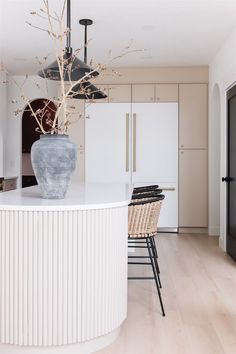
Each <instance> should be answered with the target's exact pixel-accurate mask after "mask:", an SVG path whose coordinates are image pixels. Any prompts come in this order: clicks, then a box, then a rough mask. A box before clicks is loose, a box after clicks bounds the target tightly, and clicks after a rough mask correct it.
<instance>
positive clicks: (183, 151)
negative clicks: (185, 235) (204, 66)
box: [179, 84, 208, 228]
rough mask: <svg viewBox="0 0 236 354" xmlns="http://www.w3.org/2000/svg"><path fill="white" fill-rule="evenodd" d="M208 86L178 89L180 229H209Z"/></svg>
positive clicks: (181, 86) (181, 87)
mask: <svg viewBox="0 0 236 354" xmlns="http://www.w3.org/2000/svg"><path fill="white" fill-rule="evenodd" d="M207 110H208V108H207V84H180V85H179V226H180V227H187V228H188V227H190V228H191V227H207V226H208V212H207V210H208V198H207V175H208V173H207V171H208V169H207V151H208V150H207Z"/></svg>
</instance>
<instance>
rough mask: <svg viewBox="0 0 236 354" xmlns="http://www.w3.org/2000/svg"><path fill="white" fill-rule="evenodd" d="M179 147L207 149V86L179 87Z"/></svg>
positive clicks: (190, 85)
mask: <svg viewBox="0 0 236 354" xmlns="http://www.w3.org/2000/svg"><path fill="white" fill-rule="evenodd" d="M179 147H180V148H181V149H206V148H207V84H180V85H179Z"/></svg>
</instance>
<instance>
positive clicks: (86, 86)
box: [70, 81, 107, 100]
mask: <svg viewBox="0 0 236 354" xmlns="http://www.w3.org/2000/svg"><path fill="white" fill-rule="evenodd" d="M70 96H71V98H75V99H80V100H88V99H89V100H99V99H104V98H106V97H107V95H106V94H105V93H104V92H102V91H100V90H99V89H98V88H97V87H96V86H94V85H92V84H91V83H90V82H89V81H86V82H83V83H79V84H76V85H75V86H74V87H73V91H72V92H71V93H70Z"/></svg>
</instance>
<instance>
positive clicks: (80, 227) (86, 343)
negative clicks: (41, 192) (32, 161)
mask: <svg viewBox="0 0 236 354" xmlns="http://www.w3.org/2000/svg"><path fill="white" fill-rule="evenodd" d="M104 187H105V186H104ZM113 187H115V186H113ZM34 188H36V187H34ZM74 188H75V190H74V192H73V191H71V193H72V195H73V203H71V205H69V203H68V201H67V205H66V206H64V209H66V210H62V209H63V204H60V205H56V201H54V202H50V205H46V206H45V203H46V202H45V201H44V202H43V203H44V205H43V206H42V205H41V204H40V200H41V199H39V201H38V205H34V206H33V205H32V204H31V205H28V206H27V205H26V204H24V206H21V208H20V206H19V205H10V204H8V205H7V204H5V207H4V205H3V203H2V204H1V206H0V266H1V270H0V286H1V289H0V304H1V307H0V343H1V344H0V352H4V353H19V354H21V353H22V354H23V353H27V352H29V353H30V354H34V353H40V352H42V353H45V354H47V353H54V352H56V353H64V352H65V353H77V354H78V353H83V354H85V353H91V352H93V351H96V350H99V349H100V348H101V347H103V346H106V345H108V344H110V343H111V342H112V341H113V340H114V339H115V338H116V336H117V334H118V329H119V327H120V325H121V324H122V322H123V321H124V320H125V318H126V312H127V219H128V206H127V205H128V203H129V199H127V200H125V201H124V200H123V201H121V200H118V201H117V203H115V202H112V203H111V202H110V203H109V202H108V203H105V201H104V202H103V203H98V202H97V203H96V202H93V204H92V203H88V198H87V199H86V204H83V203H82V205H81V204H79V201H78V204H77V205H76V204H75V200H74V198H75V192H76V191H77V192H78V190H77V189H76V188H78V187H74ZM86 188H87V189H88V186H87V187H86ZM97 188H99V187H97ZM100 188H101V186H100ZM28 190H29V191H30V190H31V188H28ZM32 190H34V189H32ZM100 192H101V190H100ZM8 193H9V194H8ZM14 193H15V197H16V196H17V191H13V192H7V193H5V196H4V198H6V197H7V194H8V196H9V197H12V195H14ZM18 193H19V192H18ZM78 195H80V193H78ZM85 195H88V193H87V194H86V193H85ZM101 196H102V193H100V197H99V198H101ZM1 197H2V196H1ZM21 198H22V195H21ZM127 198H128V197H127ZM16 199H17V198H15V199H14V200H16ZM93 200H94V195H93ZM0 202H1V199H0ZM2 202H3V201H2ZM61 203H62V202H61ZM27 347H28V348H27Z"/></svg>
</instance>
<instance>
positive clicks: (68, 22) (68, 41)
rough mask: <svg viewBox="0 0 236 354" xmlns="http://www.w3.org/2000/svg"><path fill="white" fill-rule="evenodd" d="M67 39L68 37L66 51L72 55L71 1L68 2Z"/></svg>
mask: <svg viewBox="0 0 236 354" xmlns="http://www.w3.org/2000/svg"><path fill="white" fill-rule="evenodd" d="M67 29H68V33H67V37H66V49H67V51H68V52H69V53H72V48H71V7H70V0H67Z"/></svg>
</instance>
